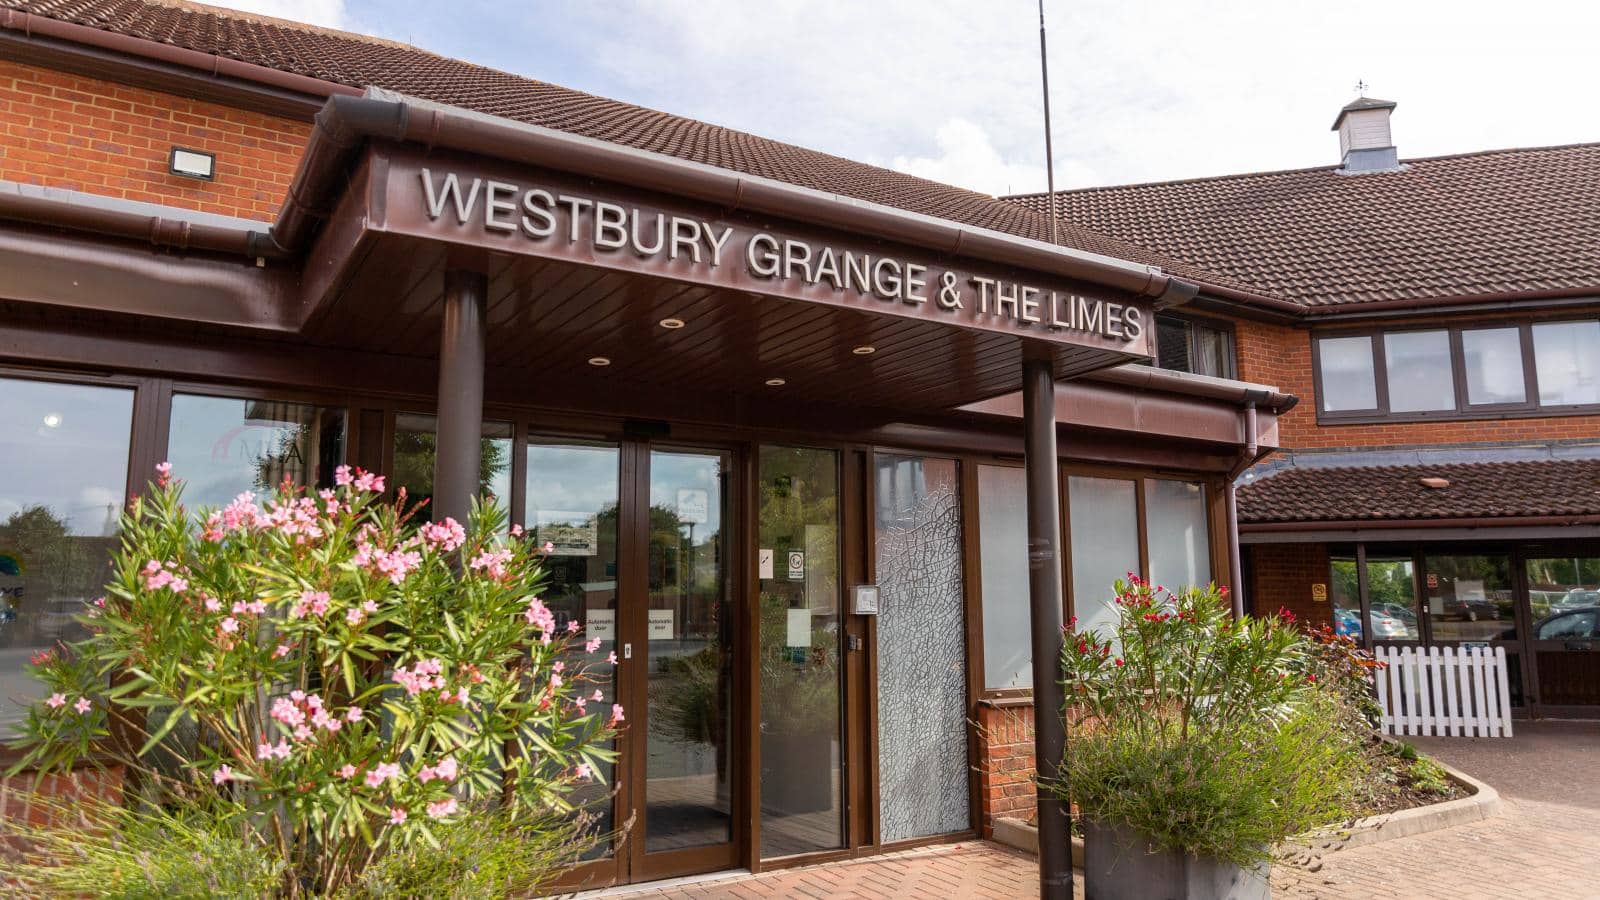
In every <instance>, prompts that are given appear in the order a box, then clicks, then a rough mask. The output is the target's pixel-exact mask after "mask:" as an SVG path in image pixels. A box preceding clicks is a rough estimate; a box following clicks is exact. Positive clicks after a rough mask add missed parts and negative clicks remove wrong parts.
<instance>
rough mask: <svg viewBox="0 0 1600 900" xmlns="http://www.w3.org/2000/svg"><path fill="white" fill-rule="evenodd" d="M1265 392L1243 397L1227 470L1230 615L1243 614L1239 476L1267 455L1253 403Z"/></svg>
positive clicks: (1257, 401) (1241, 616)
mask: <svg viewBox="0 0 1600 900" xmlns="http://www.w3.org/2000/svg"><path fill="white" fill-rule="evenodd" d="M1269 396H1270V395H1269V393H1268V392H1267V391H1252V392H1251V393H1250V396H1249V397H1248V398H1247V399H1246V400H1245V406H1244V422H1243V425H1244V446H1243V447H1241V448H1240V449H1239V459H1238V461H1237V462H1235V463H1234V464H1233V468H1232V469H1229V470H1228V486H1227V498H1226V499H1227V507H1228V511H1227V515H1228V564H1229V565H1230V566H1231V567H1232V569H1231V571H1232V573H1233V578H1232V579H1231V580H1232V582H1233V591H1232V594H1233V617H1234V618H1235V619H1241V618H1243V617H1244V563H1243V560H1242V558H1241V555H1240V552H1239V488H1238V481H1239V476H1240V475H1243V474H1244V473H1245V470H1246V469H1249V468H1250V467H1251V466H1253V465H1255V464H1256V463H1257V462H1260V461H1261V459H1262V457H1265V456H1268V455H1270V454H1271V452H1272V451H1270V450H1269V451H1267V453H1262V452H1261V447H1260V445H1259V444H1258V443H1257V441H1256V404H1258V403H1260V402H1262V401H1263V400H1266V399H1268V398H1269Z"/></svg>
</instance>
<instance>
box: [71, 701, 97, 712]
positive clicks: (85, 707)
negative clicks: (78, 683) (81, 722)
mask: <svg viewBox="0 0 1600 900" xmlns="http://www.w3.org/2000/svg"><path fill="white" fill-rule="evenodd" d="M93 707H94V704H93V703H90V702H89V698H88V697H79V698H78V702H77V703H74V704H72V708H73V709H74V710H76V711H77V713H78V715H80V716H81V715H83V714H84V713H86V712H88V711H89V710H90V709H91V708H93Z"/></svg>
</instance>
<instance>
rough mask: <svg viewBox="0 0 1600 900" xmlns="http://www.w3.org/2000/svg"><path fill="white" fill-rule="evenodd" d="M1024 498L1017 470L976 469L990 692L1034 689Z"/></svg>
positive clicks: (985, 673)
mask: <svg viewBox="0 0 1600 900" xmlns="http://www.w3.org/2000/svg"><path fill="white" fill-rule="evenodd" d="M1027 496H1028V492H1027V481H1026V476H1025V474H1024V470H1023V469H1022V468H1021V467H1019V466H978V560H979V563H978V571H979V574H980V576H981V579H980V580H981V581H982V591H983V686H984V687H985V688H986V689H988V690H991V691H997V690H1005V689H1008V688H1031V687H1033V653H1032V647H1033V643H1032V640H1033V638H1032V634H1033V631H1032V629H1033V623H1032V621H1031V620H1029V618H1028V506H1027Z"/></svg>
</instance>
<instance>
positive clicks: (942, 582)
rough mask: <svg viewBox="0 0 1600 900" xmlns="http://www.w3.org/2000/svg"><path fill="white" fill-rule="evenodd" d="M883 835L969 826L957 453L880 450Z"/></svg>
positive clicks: (922, 833) (939, 831)
mask: <svg viewBox="0 0 1600 900" xmlns="http://www.w3.org/2000/svg"><path fill="white" fill-rule="evenodd" d="M876 459H877V463H876V473H875V477H876V489H875V491H874V494H875V498H876V503H877V521H876V546H875V547H874V552H875V554H876V560H877V577H878V587H879V589H880V591H881V595H880V602H879V610H880V611H879V613H878V709H879V713H880V714H879V717H878V776H879V782H880V787H879V791H878V796H879V798H880V799H879V813H880V822H881V828H882V836H883V840H884V841H900V840H905V839H907V838H916V837H926V836H929V835H935V834H947V833H949V832H952V831H962V830H964V829H967V828H969V827H971V824H972V818H971V813H970V811H969V810H968V805H967V677H966V672H967V666H966V641H965V634H966V628H965V625H966V623H965V616H964V613H963V604H962V589H961V585H962V583H961V505H960V500H959V498H960V487H959V481H958V480H957V477H956V472H957V469H956V463H955V461H954V460H949V459H927V458H922V457H912V456H890V455H879V456H877V457H876Z"/></svg>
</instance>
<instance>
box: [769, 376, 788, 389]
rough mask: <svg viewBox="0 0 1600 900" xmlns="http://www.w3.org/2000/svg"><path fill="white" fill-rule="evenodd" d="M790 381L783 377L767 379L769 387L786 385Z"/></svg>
mask: <svg viewBox="0 0 1600 900" xmlns="http://www.w3.org/2000/svg"><path fill="white" fill-rule="evenodd" d="M788 383H789V382H787V381H785V380H784V379H782V378H768V379H767V387H783V386H784V385H786V384H788Z"/></svg>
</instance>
